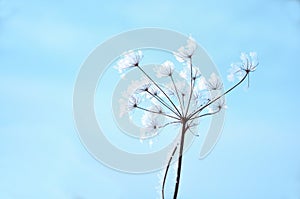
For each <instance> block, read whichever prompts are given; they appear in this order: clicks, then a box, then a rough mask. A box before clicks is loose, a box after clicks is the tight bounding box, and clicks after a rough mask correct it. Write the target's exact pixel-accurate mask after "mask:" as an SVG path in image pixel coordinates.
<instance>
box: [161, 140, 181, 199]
mask: <svg viewBox="0 0 300 199" xmlns="http://www.w3.org/2000/svg"><path fill="white" fill-rule="evenodd" d="M176 150H177V145H176V146H175V148H174V149H173V151H172V154H171V157H170V159H169V161H168V164H167V167H166V171H165V175H164V179H163V184H162V188H161V195H162V199H164V198H165V184H166V180H167V175H168V172H169V168H170V165H171V162H172V159H173V157H174V154H175V152H176Z"/></svg>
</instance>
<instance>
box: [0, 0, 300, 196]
mask: <svg viewBox="0 0 300 199" xmlns="http://www.w3.org/2000/svg"><path fill="white" fill-rule="evenodd" d="M143 27H161V28H167V29H172V30H175V31H179V32H181V33H183V34H186V35H188V34H192V36H193V37H194V38H195V39H196V40H197V41H198V42H199V43H200V44H201V45H202V46H203V47H204V48H205V49H206V50H207V52H208V54H209V55H210V56H211V57H212V59H213V60H214V62H215V63H216V65H217V66H218V68H219V71H220V73H221V74H222V77H224V80H225V77H226V73H227V70H228V68H229V65H230V63H232V62H234V61H237V60H238V58H239V54H240V52H241V51H246V52H248V51H252V50H254V51H257V53H258V54H259V57H260V66H259V68H258V69H257V72H255V74H253V76H252V79H251V87H250V89H245V86H246V85H244V86H242V87H240V88H238V89H237V90H236V91H234V92H233V93H232V94H231V95H229V96H228V97H227V101H228V107H229V109H228V111H227V113H226V124H225V126H224V130H223V134H222V137H221V139H220V141H219V142H218V144H217V146H216V147H215V149H214V151H213V152H212V153H211V154H210V156H208V157H207V158H206V159H204V160H199V159H198V155H199V149H200V144H201V141H196V142H195V143H194V145H193V147H192V148H191V149H190V150H189V151H188V153H186V154H185V159H184V167H183V171H182V172H183V173H182V176H183V177H182V183H181V189H180V198H203V199H211V198H215V199H240V198H243V199H253V198H256V199H265V198H272V199H299V198H300V191H299V190H300V157H299V155H298V153H299V152H298V151H299V150H300V128H299V124H298V123H299V118H300V115H299V111H300V106H299V105H298V99H299V92H300V87H299V86H298V85H299V83H298V79H299V77H298V76H299V73H300V69H299V65H300V61H299V52H300V37H299V33H300V2H299V1H295V0H266V1H258V0H253V1H247V2H245V1H236V0H229V1H223V2H219V1H216V0H213V1H184V2H183V1H158V0H154V1H151V2H150V1H149V2H143V1H127V2H125V1H124V2H122V1H109V2H101V1H98V2H96V1H86V2H80V3H74V1H48V2H46V1H45V2H42V1H33V0H32V1H8V0H0V93H1V95H0V104H1V106H0V168H1V169H0V198H7V199H10V198H12V199H15V198H17V199H19V198H31V199H34V198H45V199H46V198H56V199H76V198H77V199H79V198H86V199H93V198H111V199H119V198H130V199H132V198H149V199H152V198H156V197H157V193H156V190H155V186H157V185H158V182H157V181H158V178H157V173H150V174H144V175H131V174H125V173H120V172H116V171H114V170H111V169H109V168H107V167H105V166H103V165H102V164H100V163H99V162H97V161H96V160H95V159H93V157H92V156H90V154H88V152H87V151H86V150H85V148H84V147H83V146H82V144H81V143H80V140H79V138H78V136H77V132H76V129H75V126H74V122H73V115H72V93H73V86H74V83H75V80H76V76H77V74H78V72H79V69H80V65H81V63H82V62H83V61H84V60H85V58H86V57H87V56H88V54H89V53H90V52H91V51H92V50H93V49H94V48H95V47H96V46H97V45H99V44H100V43H102V42H104V41H105V40H106V39H108V38H110V37H112V36H113V35H116V34H118V33H120V32H124V31H128V30H131V29H135V28H143ZM225 85H226V86H229V85H230V84H228V83H225Z"/></svg>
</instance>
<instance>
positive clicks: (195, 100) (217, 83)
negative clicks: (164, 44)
mask: <svg viewBox="0 0 300 199" xmlns="http://www.w3.org/2000/svg"><path fill="white" fill-rule="evenodd" d="M196 49H197V44H196V42H195V40H194V39H193V38H191V37H190V38H189V39H188V40H187V44H186V45H185V46H183V47H180V48H179V49H178V51H177V52H174V53H173V54H174V56H175V58H176V60H177V61H178V62H179V63H180V64H181V65H183V67H182V70H181V71H179V72H178V74H179V76H180V78H175V77H174V76H175V75H174V73H175V68H176V67H175V65H174V63H172V62H171V61H166V62H164V63H162V64H161V65H159V66H158V67H156V68H154V72H155V73H156V76H157V77H158V78H166V80H168V83H165V84H163V85H162V84H158V83H157V82H156V81H154V80H153V78H152V77H150V76H149V74H147V73H146V72H145V70H144V69H143V67H142V65H141V61H142V59H143V54H142V51H141V50H137V51H128V52H126V53H124V54H123V56H122V57H121V59H120V60H119V61H118V62H117V65H116V66H115V68H116V69H117V70H118V71H119V72H120V73H124V72H126V71H127V70H130V69H136V70H139V71H140V72H141V73H142V74H143V75H144V79H141V80H139V81H133V84H132V85H130V88H128V90H127V94H126V96H128V100H120V103H121V106H120V107H121V110H120V112H121V113H120V114H121V115H123V114H124V113H126V112H131V111H133V110H140V111H143V114H144V115H143V116H142V117H141V123H142V124H143V125H144V126H145V128H144V130H143V132H141V139H143V138H145V137H147V136H153V135H156V134H157V133H158V132H159V130H161V129H163V128H165V127H167V126H169V125H177V126H180V136H179V137H180V139H179V140H178V143H177V144H176V145H175V146H174V148H173V150H172V151H171V152H170V156H169V157H168V161H167V164H166V167H165V171H164V174H163V175H162V183H161V184H162V185H161V191H160V192H161V195H162V196H161V197H162V198H165V184H166V179H167V175H168V172H169V168H170V165H171V162H172V160H174V159H175V157H174V156H175V154H176V151H177V150H179V152H178V157H177V158H178V159H177V160H176V161H177V164H176V165H177V168H176V180H175V188H174V193H173V199H176V198H177V195H178V191H179V184H180V176H181V168H182V158H183V157H182V155H183V148H184V143H185V135H186V134H187V133H189V132H190V133H192V134H193V135H195V136H198V134H197V127H198V125H199V120H200V119H201V118H203V117H207V116H211V115H214V114H217V113H219V112H220V111H221V110H222V109H224V108H226V103H225V98H224V96H225V95H226V94H228V93H229V92H231V91H232V90H233V89H235V88H236V87H237V86H238V85H240V84H241V83H242V82H243V81H244V80H246V79H248V86H249V75H250V73H251V72H254V71H255V69H256V67H257V65H258V61H257V56H256V53H253V52H251V53H249V55H248V54H245V53H242V54H241V62H240V63H236V64H232V65H231V69H230V74H229V75H228V76H227V78H228V80H229V81H234V79H235V77H237V78H238V79H239V81H238V82H237V83H235V84H234V85H233V86H232V87H231V88H229V89H228V90H226V91H225V92H222V90H223V83H222V81H221V79H220V78H219V77H218V76H217V75H216V74H215V73H212V74H211V75H210V77H209V78H208V79H205V78H204V77H203V76H202V75H201V72H200V70H199V68H198V67H196V66H194V65H193V55H194V52H195V51H196ZM145 102H147V103H145ZM142 104H147V105H149V104H150V106H143V105H142ZM151 144H152V143H151Z"/></svg>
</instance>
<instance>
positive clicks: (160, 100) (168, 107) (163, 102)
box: [147, 91, 178, 116]
mask: <svg viewBox="0 0 300 199" xmlns="http://www.w3.org/2000/svg"><path fill="white" fill-rule="evenodd" d="M147 93H149V94H150V95H151V96H152V97H154V98H155V99H157V100H158V101H159V102H160V103H161V104H162V105H164V106H165V107H166V108H167V109H169V110H170V111H171V112H173V113H174V114H175V115H177V113H176V112H175V111H174V110H173V109H172V108H171V107H170V106H169V105H168V104H167V103H166V102H165V101H164V100H163V99H162V98H160V97H159V96H157V95H153V93H151V92H149V91H147ZM177 116H178V115H177Z"/></svg>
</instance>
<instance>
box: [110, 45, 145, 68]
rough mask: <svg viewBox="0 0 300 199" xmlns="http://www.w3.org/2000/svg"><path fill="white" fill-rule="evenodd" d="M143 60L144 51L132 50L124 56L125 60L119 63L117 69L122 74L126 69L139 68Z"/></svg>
mask: <svg viewBox="0 0 300 199" xmlns="http://www.w3.org/2000/svg"><path fill="white" fill-rule="evenodd" d="M142 58H143V54H142V51H140V50H138V51H132V50H130V51H128V52H125V53H124V54H123V58H122V59H120V60H119V61H118V63H117V65H116V66H115V68H116V69H117V70H118V71H119V73H122V72H123V71H124V70H126V69H129V68H133V67H136V66H138V65H139V63H140V61H141V59H142Z"/></svg>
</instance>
